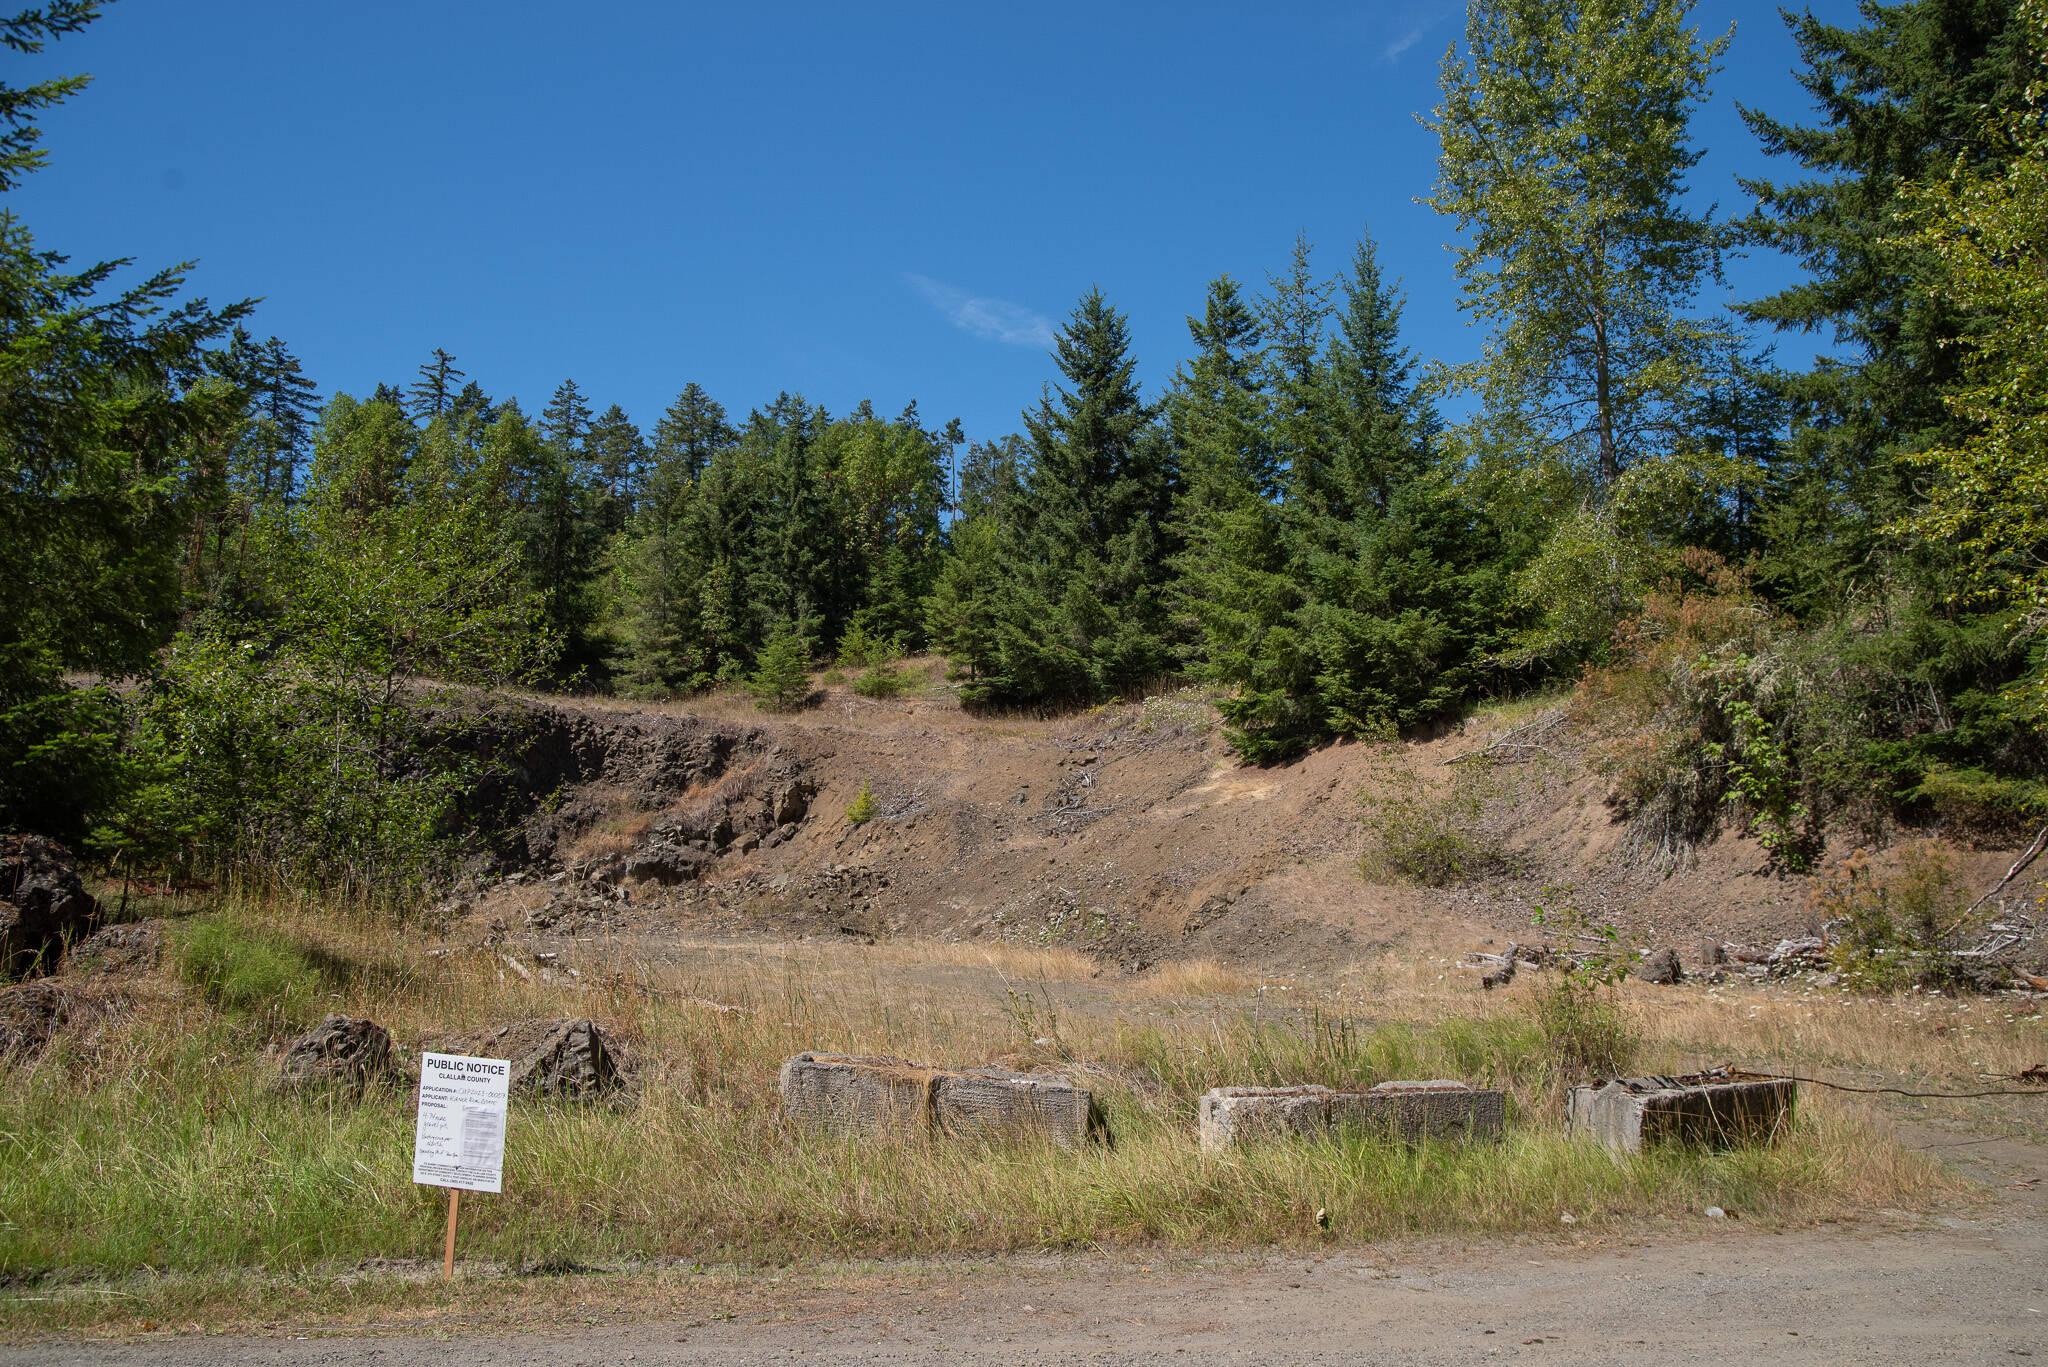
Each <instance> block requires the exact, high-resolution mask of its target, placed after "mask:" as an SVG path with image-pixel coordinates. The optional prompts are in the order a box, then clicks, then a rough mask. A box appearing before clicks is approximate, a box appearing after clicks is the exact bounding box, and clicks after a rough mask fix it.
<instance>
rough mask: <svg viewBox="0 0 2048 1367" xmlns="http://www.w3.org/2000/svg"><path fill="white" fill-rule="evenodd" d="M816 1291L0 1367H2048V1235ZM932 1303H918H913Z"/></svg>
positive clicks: (1007, 1278)
mask: <svg viewBox="0 0 2048 1367" xmlns="http://www.w3.org/2000/svg"><path fill="white" fill-rule="evenodd" d="M920 1283H921V1284H920V1285H919V1287H918V1289H917V1290H916V1291H914V1292H901V1293H890V1292H887V1291H881V1292H876V1291H873V1290H870V1291H869V1292H868V1293H866V1294H865V1295H864V1296H863V1297H860V1298H857V1299H854V1300H852V1301H850V1302H849V1300H848V1299H847V1298H845V1297H843V1296H842V1297H838V1298H834V1297H831V1296H822V1297H821V1296H819V1295H816V1294H808V1293H803V1292H797V1293H794V1294H793V1295H792V1296H791V1298H790V1301H789V1302H788V1304H787V1306H786V1308H785V1309H783V1310H781V1311H773V1312H771V1313H772V1314H776V1315H781V1314H786V1315H788V1316H789V1318H787V1319H782V1318H770V1319H768V1320H767V1322H765V1323H754V1322H749V1320H748V1319H747V1318H742V1319H740V1320H738V1321H735V1322H732V1323H712V1324H699V1325H694V1326H691V1327H685V1326H683V1325H681V1324H678V1323H661V1322H647V1323H640V1324H634V1325H628V1326H623V1327H614V1328H604V1329H594V1330H588V1331H585V1332H582V1333H575V1334H553V1333H528V1334H521V1335H516V1336H494V1335H481V1336H470V1335H464V1336H462V1337H461V1338H459V1339H454V1340H451V1339H449V1338H446V1337H438V1338H403V1337H362V1338H345V1339H340V1338H315V1339H310V1340H297V1341H294V1340H292V1339H289V1338H284V1337H279V1338H240V1339H220V1338H199V1337H191V1338H177V1337H156V1336H151V1337H150V1338H148V1339H144V1340H139V1341H133V1342H125V1343H69V1344H67V1343H50V1344H43V1345H36V1346H29V1347H22V1348H15V1349H10V1350H5V1351H0V1367H17V1365H19V1367H28V1365H29V1364H37V1367H60V1365H61V1367H74V1365H75V1367H85V1365H86V1364H93V1365H94V1367H100V1365H102V1364H105V1365H108V1367H111V1365H113V1364H130V1363H132V1364H137V1365H138V1367H140V1364H145V1363H146V1364H150V1367H213V1365H214V1364H228V1363H232V1364H251V1365H252V1367H254V1365H255V1364H262V1365H263V1367H373V1365H374V1367H403V1365H405V1364H413V1363H444V1362H459V1363H462V1364H464V1365H465V1367H539V1365H540V1364H547V1365H548V1367H619V1365H620V1364H624V1363H636V1364H638V1363H646V1364H661V1363H686V1362H687V1363H711V1364H723V1363H733V1364H739V1363H760V1362H779V1361H790V1360H799V1359H800V1360H803V1361H807V1362H816V1363H821V1364H823V1363H842V1362H843V1363H875V1364H880V1363H974V1364H980V1363H989V1364H993V1363H1012V1362H1019V1363H1021V1362H1032V1363H1049V1364H1053V1363H1172V1364H1176V1367H1180V1365H1181V1364H1188V1363H1200V1362H1256V1363H1262V1364H1264V1363H1270V1364H1295V1363H1354V1364H1355V1363H1373V1364H1382V1363H1383V1364H1434V1363H1472V1362H1484V1361H1493V1360H1499V1361H1502V1362H1524V1361H1526V1362H1545V1361H1556V1362H1567V1361H1568V1362H1571V1363H1573V1364H1590V1363H1607V1362H1615V1363H1631V1364H1649V1365H1651V1367H1654V1365H1655V1364H1665V1363H1674V1364H1675V1363H1701V1362H1741V1363H1745V1364H1762V1363H1769V1364H1773V1367H1776V1365H1777V1364H1798V1363H1847V1362H1858V1363H1916V1364H1919V1363H1933V1362H1970V1363H1989V1362H2005V1361H2010V1360H2016V1359H2018V1358H2025V1357H2030V1356H2035V1355H2039V1356H2042V1357H2044V1358H2048V1224H2044V1223H2043V1221H2042V1220H2041V1219H2040V1218H2039V1212H2038V1211H2027V1210H2021V1209H2005V1210H2002V1211H2000V1212H1999V1213H1998V1214H1997V1215H1995V1216H1992V1217H1988V1218H1985V1219H1981V1220H1960V1219H1953V1218H1937V1219H1935V1220H1933V1221H1930V1222H1926V1223H1922V1224H1919V1225H1917V1226H1910V1227H1908V1226H1898V1225H1895V1226H1892V1227H1889V1228H1879V1227H1874V1226H1869V1225H1866V1226H1859V1227H1843V1228H1838V1229H1821V1230H1814V1231H1801V1232H1796V1233H1790V1234H1762V1233H1752V1232H1750V1231H1747V1230H1744V1229H1740V1228H1728V1229H1725V1230H1724V1229H1721V1228H1715V1229H1714V1230H1713V1231H1712V1232H1710V1233H1705V1234H1702V1235H1698V1236H1679V1237H1676V1238H1674V1239H1672V1240H1671V1241H1669V1242H1665V1243H1661V1244H1650V1245H1646V1246H1640V1247H1631V1248H1624V1249H1617V1250H1612V1251H1609V1250H1605V1249H1597V1248H1596V1249H1591V1250H1588V1249H1576V1248H1575V1249H1572V1250H1570V1251H1559V1250H1556V1249H1551V1248H1546V1247H1543V1246H1540V1245H1526V1246H1521V1247H1516V1246H1513V1245H1509V1246H1505V1247H1500V1248H1493V1249H1489V1250H1483V1251H1474V1252H1469V1253H1460V1254H1451V1255H1448V1256H1446V1257H1444V1258H1441V1259H1427V1260H1420V1261H1417V1262H1413V1263H1409V1262H1404V1261H1397V1260H1387V1259H1375V1258H1373V1257H1372V1256H1371V1255H1370V1254H1369V1253H1368V1254H1347V1255H1343V1256H1336V1257H1330V1258H1323V1259H1317V1260H1314V1261H1297V1260H1290V1261H1284V1262H1281V1261H1276V1262H1273V1263H1269V1264H1267V1265H1264V1266H1261V1267H1258V1268H1255V1269H1252V1270H1249V1271H1247V1270H1244V1269H1231V1270H1223V1269H1203V1270H1195V1271H1187V1272H1179V1273H1171V1274H1164V1273H1154V1274H1147V1273H1143V1272H1140V1271H1138V1270H1137V1269H1135V1268H1118V1269H1116V1270H1114V1271H1106V1270H1104V1269H1103V1268H1101V1267H1096V1268H1093V1269H1087V1268H1083V1269H1080V1270H1064V1271H1062V1272H1059V1273H1057V1274H1054V1275H1050V1276H1048V1275H1045V1274H1043V1273H1042V1272H1041V1273H1030V1272H1025V1273H1014V1274H1004V1275H998V1276H997V1277H995V1278H990V1277H987V1276H985V1275H982V1276H973V1277H965V1276H963V1278H962V1279H961V1280H960V1281H959V1282H952V1283H949V1282H948V1281H946V1280H945V1279H940V1280H939V1281H937V1282H936V1283H934V1282H933V1281H932V1279H931V1278H930V1276H929V1275H928V1274H927V1275H925V1276H923V1277H921V1279H920ZM920 1312H921V1313H920Z"/></svg>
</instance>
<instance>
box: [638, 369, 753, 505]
mask: <svg viewBox="0 0 2048 1367" xmlns="http://www.w3.org/2000/svg"><path fill="white" fill-rule="evenodd" d="M737 437H738V433H736V432H734V431H733V429H732V424H730V423H728V422H727V421H726V420H725V409H724V408H722V407H720V406H719V403H718V401H717V400H716V399H713V398H712V397H711V396H710V395H709V394H706V393H705V392H704V391H703V389H702V388H700V387H699V386H698V385H697V383H696V382H695V381H694V380H693V381H691V382H690V383H689V384H687V385H684V386H683V392H682V393H680V394H678V395H676V398H675V402H674V403H671V404H670V405H669V406H668V411H667V412H666V413H664V414H662V415H661V421H660V422H659V423H657V424H656V425H655V428H654V440H653V442H652V443H651V444H650V445H649V448H648V458H649V459H650V460H651V461H652V462H653V463H654V466H655V468H656V469H657V470H658V471H660V472H662V477H663V478H666V479H678V478H680V479H686V480H694V479H696V478H697V477H698V476H699V475H701V474H703V473H704V470H705V467H706V466H708V465H710V464H711V458H712V457H713V456H715V455H717V454H718V453H719V452H720V451H723V450H724V449H726V448H727V447H729V446H731V445H732V443H733V441H734V440H735V439H736V438H737Z"/></svg>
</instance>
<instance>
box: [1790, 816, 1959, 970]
mask: <svg viewBox="0 0 2048 1367" xmlns="http://www.w3.org/2000/svg"><path fill="white" fill-rule="evenodd" d="M1968 896H1969V894H1968V893H1967V892H1965V891H1964V890H1963V888H1962V887H1961V885H1960V884H1958V883H1957V882H1956V878H1955V865H1954V862H1953V861H1952V860H1951V858H1950V857H1949V852H1948V850H1947V849H1946V848H1944V847H1943V846H1941V845H1940V844H1938V843H1936V842H1934V841H1916V842H1914V843H1913V844H1910V845H1907V846H1905V847H1903V848H1902V849H1901V850H1900V851H1899V871H1898V872H1897V873H1896V874H1894V875H1892V876H1890V877H1879V876H1878V875H1877V874H1875V873H1874V872H1873V871H1872V870H1871V867H1870V860H1869V857H1868V856H1867V855H1865V854H1864V853H1863V851H1861V850H1858V851H1856V852H1855V853H1853V854H1851V855H1850V856H1849V857H1848V858H1847V859H1845V860H1843V861H1842V862H1841V863H1840V864H1837V865H1836V866H1835V867H1834V868H1832V869H1830V870H1829V871H1828V873H1827V875H1826V876H1825V877H1824V878H1822V879H1821V880H1820V881H1819V883H1818V884H1817V885H1816V886H1815V887H1814V889H1813V892H1812V893H1811V905H1812V908H1813V910H1814V912H1815V913H1816V914H1817V915H1818V916H1819V917H1820V918H1821V923H1822V926H1823V928H1824V929H1825V931H1826V932H1828V933H1829V934H1830V935H1831V936H1832V937H1833V943H1832V944H1831V945H1830V946H1829V950H1828V956H1829V958H1830V959H1831V960H1832V962H1833V964H1834V967H1835V971H1836V972H1837V973H1839V974H1841V975H1842V981H1843V982H1844V983H1845V984H1847V985H1848V986H1850V987H1853V988H1856V989H1858V990H1861V991H1866V992H1895V991H1898V990H1899V989H1901V988H1905V987H1911V986H1913V985H1915V984H1920V985H1922V986H1927V987H1950V986H1954V985H1956V984H1957V983H1958V980H1959V979H1960V978H1961V977H1962V976H1963V974H1962V966H1961V963H1960V962H1959V961H1958V960H1957V959H1956V958H1955V956H1954V954H1953V953H1952V952H1951V950H1950V948H1949V946H1948V940H1949V937H1950V936H1952V935H1953V934H1954V933H1955V932H1956V931H1957V930H1958V929H1960V928H1961V924H1962V920H1963V915H1962V913H1963V909H1964V907H1965V906H1966V905H1967V902H1966V899H1967V898H1968Z"/></svg>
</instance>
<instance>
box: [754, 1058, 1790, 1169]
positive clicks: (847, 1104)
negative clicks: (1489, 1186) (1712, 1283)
mask: <svg viewBox="0 0 2048 1367" xmlns="http://www.w3.org/2000/svg"><path fill="white" fill-rule="evenodd" d="M780 1082H781V1089H782V1109H783V1114H784V1115H785V1116H787V1117H788V1118H790V1119H791V1120H793V1121H796V1122H798V1123H801V1124H808V1125H811V1126H815V1127H817V1128H820V1129H825V1130H830V1131H834V1132H839V1133H856V1134H881V1133H927V1134H935V1135H949V1136H953V1137H957V1138H1022V1137H1025V1136H1029V1135H1036V1136H1043V1137H1047V1138H1050V1139H1052V1140H1053V1141H1054V1142H1056V1143H1059V1144H1061V1145H1064V1146H1066V1147H1068V1148H1074V1147H1078V1146H1079V1145H1082V1144H1084V1143H1087V1142H1088V1141H1090V1140H1107V1139H1108V1138H1109V1132H1108V1128H1107V1126H1106V1125H1105V1124H1104V1122H1103V1116H1102V1111H1101V1108H1100V1107H1099V1106H1097V1105H1096V1102H1095V1098H1094V1095H1093V1094H1092V1093H1091V1092H1089V1091H1088V1089H1087V1088H1085V1087H1078V1086H1075V1085H1074V1084H1073V1083H1071V1082H1069V1081H1067V1080H1066V1079H1065V1078H1061V1077H1057V1076H1053V1075H1050V1074H1044V1073H1019V1072H1013V1071H1011V1070H1009V1069H1004V1068H934V1067H927V1066H924V1065H921V1064H914V1063H908V1062H905V1061H903V1060H901V1059H891V1058H861V1057H855V1056H852V1055H847V1054H823V1053H803V1054H798V1055H796V1056H795V1057H794V1058H791V1059H790V1060H788V1061H787V1062H785V1063H784V1064H783V1065H782V1074H781V1079H780ZM1796 1098H1797V1084H1796V1083H1793V1082H1790V1081H1786V1080H1782V1079H1768V1080H1750V1079H1719V1078H1715V1079H1703V1078H1668V1077H1648V1078H1623V1079H1618V1080H1616V1081H1612V1082H1604V1083H1596V1084H1593V1085H1590V1086H1585V1087H1578V1088H1575V1089H1573V1092H1572V1095H1571V1101H1570V1107H1569V1113H1570V1122H1571V1129H1572V1132H1573V1133H1574V1134H1575V1135H1578V1136H1580V1137H1582V1138H1585V1139H1588V1140H1592V1141H1595V1142H1598V1143H1601V1144H1604V1145H1606V1146H1607V1147H1608V1148H1610V1149H1613V1150H1615V1151H1617V1152H1623V1153H1634V1152H1638V1151H1640V1150H1641V1149H1642V1148H1643V1146H1644V1145H1645V1144H1653V1143H1659V1142H1666V1141H1671V1142H1689V1143H1707V1144H1740V1143H1757V1142H1762V1141H1765V1140H1768V1139H1770V1138H1772V1137H1773V1136H1775V1135H1776V1134H1777V1133H1778V1131H1779V1128H1780V1127H1781V1126H1783V1125H1784V1124H1785V1123H1787V1122H1788V1121H1789V1120H1790V1119H1791V1117H1792V1111H1793V1106H1794V1104H1795V1101H1796ZM1197 1109H1198V1120H1199V1129H1200V1137H1201V1146H1202V1148H1203V1149H1204V1150H1205V1151H1207V1152H1222V1151H1225V1150H1228V1149H1231V1148H1235V1147H1238V1146H1240V1145H1244V1144H1251V1143H1258V1142H1262V1141H1267V1140H1274V1139H1286V1138H1328V1137H1332V1136H1335V1135H1337V1134H1340V1133H1343V1132H1346V1131H1356V1132H1361V1133H1368V1134H1375V1135H1381V1136H1385V1137H1388V1138H1392V1139H1397V1140H1402V1141H1406V1142H1413V1141H1417V1140H1440V1141H1463V1142H1474V1141H1478V1142H1490V1141H1495V1140H1498V1139H1500V1138H1501V1136H1502V1134H1503V1133H1504V1132H1505V1129H1506V1124H1507V1098H1506V1097H1505V1096H1504V1095H1503V1094H1502V1093H1500V1092H1498V1091H1493V1090H1490V1089H1485V1088H1474V1087H1468V1086H1466V1085H1465V1084H1464V1083H1462V1082H1449V1081H1442V1080H1433V1081H1420V1082H1383V1083H1381V1084H1380V1085H1379V1086H1377V1087H1373V1088H1370V1089H1367V1090H1364V1091H1340V1090H1338V1089H1336V1088H1331V1087H1321V1086H1313V1085H1311V1086H1302V1087H1217V1088H1214V1089H1212V1090H1211V1091H1209V1092H1207V1093H1205V1094H1204V1095H1203V1097H1202V1099H1201V1101H1200V1103H1199V1105H1198V1108H1197Z"/></svg>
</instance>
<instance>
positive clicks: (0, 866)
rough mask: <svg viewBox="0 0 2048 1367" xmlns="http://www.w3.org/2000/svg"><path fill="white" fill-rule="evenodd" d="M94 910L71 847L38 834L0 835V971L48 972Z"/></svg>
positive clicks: (87, 926) (86, 928)
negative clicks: (72, 856)
mask: <svg viewBox="0 0 2048 1367" xmlns="http://www.w3.org/2000/svg"><path fill="white" fill-rule="evenodd" d="M99 914H100V905H99V903H98V902H97V901H96V900H94V898H93V896H92V894H91V893H89V892H87V891H86V890H85V884H84V883H83V882H81V881H80V879H79V877H78V869H77V866H76V865H75V864H74V863H73V861H72V858H71V851H69V850H67V849H65V848H64V847H63V846H62V845H60V844H58V843H57V842H56V841H54V840H46V839H44V838H43V837H42V836H39V835H0V975H4V976H7V977H17V978H18V977H22V976H25V975H27V974H31V973H48V972H50V971H52V970H53V969H55V968H56V966H57V960H58V959H59V957H61V956H62V954H63V952H64V946H65V945H66V944H67V943H69V942H71V941H72V940H78V939H83V938H84V937H85V936H86V935H87V934H89V933H90V932H91V930H92V928H93V925H94V923H95V922H96V921H98V919H99Z"/></svg>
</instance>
